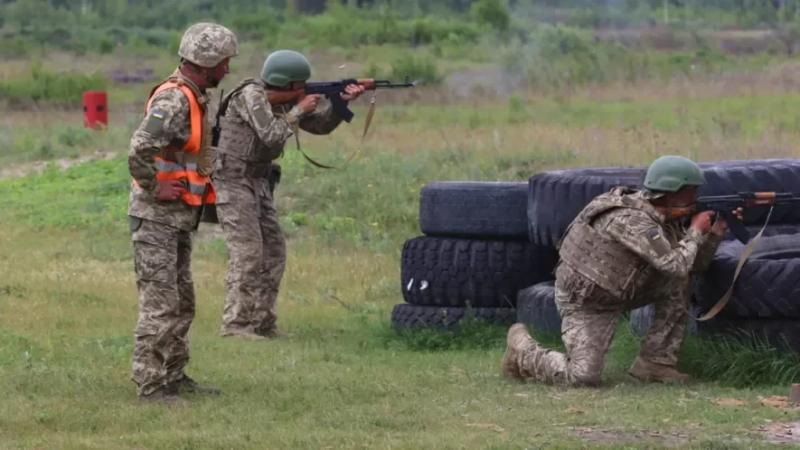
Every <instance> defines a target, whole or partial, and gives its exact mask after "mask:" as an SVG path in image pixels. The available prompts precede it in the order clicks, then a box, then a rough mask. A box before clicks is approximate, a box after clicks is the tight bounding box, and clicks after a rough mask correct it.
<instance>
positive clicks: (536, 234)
mask: <svg viewBox="0 0 800 450" xmlns="http://www.w3.org/2000/svg"><path fill="white" fill-rule="evenodd" d="M701 167H702V169H703V172H704V174H705V177H706V184H705V185H704V186H702V187H701V189H700V193H699V194H700V195H725V194H736V193H738V192H746V191H776V192H790V193H794V194H798V195H800V160H794V159H781V160H750V161H726V162H717V163H705V164H701ZM644 172H645V169H644V168H599V169H575V170H563V171H553V172H546V173H542V174H538V175H535V176H534V177H532V178H531V179H530V180H529V192H528V205H527V206H528V208H527V212H528V224H529V237H530V242H531V244H532V245H534V246H537V247H538V248H542V247H545V248H546V247H550V248H552V246H554V245H555V244H556V243H557V242H558V241H559V239H561V237H562V235H563V233H564V231H565V230H566V227H567V226H568V225H569V223H571V221H572V220H573V219H574V218H575V216H576V215H577V214H578V213H579V212H580V210H581V209H583V207H584V206H585V205H586V204H588V203H589V201H591V200H592V199H593V198H594V197H596V196H597V195H599V194H601V193H603V192H606V191H608V190H609V189H611V188H612V187H614V186H620V185H628V186H639V185H640V184H641V181H642V179H643V176H644ZM767 214H768V209H766V208H760V209H750V210H747V211H745V217H744V222H745V225H747V226H748V228H749V229H750V231H751V234H752V235H754V234H755V233H756V232H757V231H758V230H759V229H760V228H761V227H760V226H761V225H762V224H763V223H764V221H765V219H766V216H767ZM769 223H770V225H769V226H768V227H767V228H766V229H765V233H764V236H765V237H763V238H762V239H761V240H760V241H759V242H758V246H757V247H756V250H755V252H754V253H753V254H752V255H751V256H750V258H749V259H748V260H747V263H746V264H745V265H744V267H743V270H742V273H741V275H740V276H739V278H738V280H737V282H736V284H735V286H734V290H733V295H732V298H731V300H730V302H729V304H728V305H727V307H726V308H724V309H723V310H722V312H721V313H720V314H719V315H718V316H717V317H716V318H714V319H712V320H709V321H706V322H696V323H695V322H694V321H692V324H691V326H690V327H689V328H690V330H692V331H693V332H696V333H699V334H718V333H724V334H728V335H735V336H740V337H747V338H750V337H753V336H755V337H756V338H757V339H759V340H761V341H765V342H767V343H768V344H770V345H773V346H777V347H779V348H791V349H794V350H796V351H800V234H797V233H798V231H800V225H799V224H800V208H798V207H797V206H796V205H784V206H777V207H775V208H774V210H773V211H772V214H771V217H770V222H769ZM743 250H744V245H743V244H742V243H740V242H738V241H735V240H732V239H728V240H726V241H725V242H723V243H722V244H721V245H720V247H719V249H718V251H717V254H716V255H715V257H714V260H713V261H712V263H711V265H710V268H709V270H708V271H707V272H706V273H705V274H703V275H700V276H698V277H696V280H695V286H696V288H695V290H694V296H693V302H694V308H693V311H694V314H700V313H702V312H704V311H707V310H708V309H710V308H711V306H712V305H713V304H714V303H716V301H717V300H718V299H719V298H720V297H722V295H723V294H724V292H725V291H726V290H727V289H728V288H729V286H730V285H731V282H732V280H733V273H734V270H735V268H736V265H737V263H738V261H739V259H740V256H741V254H742V251H743ZM517 311H518V318H519V320H520V321H523V322H526V323H528V324H529V325H531V326H532V327H533V328H535V329H539V330H540V331H552V332H557V331H559V329H560V318H559V316H558V312H557V310H556V308H555V302H554V288H553V282H552V281H546V282H542V283H539V284H536V285H533V286H530V287H528V288H526V289H523V290H521V291H520V292H519V295H518V298H517ZM652 314H653V309H652V307H646V308H642V309H639V310H636V311H634V312H633V313H632V314H631V322H632V328H633V329H634V331H635V332H636V333H637V334H639V335H642V334H644V333H645V332H646V330H647V328H648V327H649V323H650V321H651V320H652Z"/></svg>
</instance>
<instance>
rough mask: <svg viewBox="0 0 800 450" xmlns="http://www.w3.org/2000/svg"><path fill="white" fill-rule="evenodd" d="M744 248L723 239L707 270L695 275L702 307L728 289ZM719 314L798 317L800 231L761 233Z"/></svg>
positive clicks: (799, 315) (755, 316)
mask: <svg viewBox="0 0 800 450" xmlns="http://www.w3.org/2000/svg"><path fill="white" fill-rule="evenodd" d="M743 250H744V245H743V244H742V243H740V242H738V241H727V242H723V243H722V244H720V246H719V249H718V250H717V253H716V255H714V259H713V260H712V261H711V264H710V265H709V268H708V270H707V271H706V272H705V273H704V274H702V275H701V276H699V277H697V279H696V283H695V298H696V301H697V304H698V305H699V306H700V307H701V308H702V309H703V310H708V309H710V308H711V307H712V306H713V305H714V304H715V303H716V302H717V300H719V299H720V298H721V297H722V296H723V294H724V293H725V292H726V291H727V290H728V288H729V287H730V285H731V282H732V280H733V275H734V271H735V270H736V265H737V264H738V263H739V259H740V258H741V255H742V251H743ZM720 315H721V316H727V317H739V318H783V319H799V320H800V235H777V236H769V237H762V238H761V240H759V242H758V243H757V247H756V249H755V251H754V252H753V254H751V255H750V257H749V258H748V259H747V262H746V263H745V265H744V266H743V267H742V271H741V273H740V274H739V278H738V279H737V280H736V285H735V286H734V289H733V295H732V296H731V299H730V301H729V302H728V304H727V305H726V306H725V308H724V309H723V310H722V311H721V312H720Z"/></svg>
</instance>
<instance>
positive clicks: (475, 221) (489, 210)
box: [419, 181, 528, 240]
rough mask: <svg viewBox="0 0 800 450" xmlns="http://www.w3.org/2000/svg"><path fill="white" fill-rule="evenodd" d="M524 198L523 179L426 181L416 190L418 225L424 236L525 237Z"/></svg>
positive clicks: (526, 190)
mask: <svg viewBox="0 0 800 450" xmlns="http://www.w3.org/2000/svg"><path fill="white" fill-rule="evenodd" d="M527 199H528V185H527V183H507V182H473V181H449V182H434V183H430V184H428V185H427V186H425V187H423V188H422V190H421V191H420V201H419V225H420V229H421V230H422V232H423V233H424V234H426V235H428V236H451V237H464V238H486V239H499V238H503V239H522V240H527V239H528V220H527V214H526V208H527Z"/></svg>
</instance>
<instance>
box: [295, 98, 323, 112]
mask: <svg viewBox="0 0 800 450" xmlns="http://www.w3.org/2000/svg"><path fill="white" fill-rule="evenodd" d="M320 97H321V96H320V95H319V94H311V95H306V96H305V97H303V99H302V100H300V102H298V103H297V107H298V108H300V110H301V111H303V113H304V114H310V113H312V112H314V111H316V109H317V105H319V99H320Z"/></svg>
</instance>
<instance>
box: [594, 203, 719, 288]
mask: <svg viewBox="0 0 800 450" xmlns="http://www.w3.org/2000/svg"><path fill="white" fill-rule="evenodd" d="M630 195H632V196H633V197H634V198H637V199H641V200H643V201H645V202H646V203H647V204H648V205H649V204H650V202H649V201H648V200H649V199H650V198H651V197H650V194H649V193H647V192H646V191H638V192H636V193H633V194H630ZM654 217H657V218H659V219H660V220H654ZM594 227H595V228H596V229H604V230H605V231H606V232H607V233H608V234H609V235H610V236H611V237H612V238H613V239H614V240H616V241H617V242H619V243H621V244H622V245H623V246H625V247H626V248H627V249H628V250H630V251H631V252H633V253H634V254H636V255H638V256H639V257H640V258H642V259H644V260H645V261H646V262H647V265H648V269H646V271H645V273H643V274H642V275H643V276H644V277H646V276H648V275H652V274H655V273H660V274H662V275H665V276H668V277H678V278H685V277H688V275H689V273H690V272H701V271H703V270H705V269H706V268H707V267H708V264H709V263H710V262H711V258H713V257H714V253H715V252H716V250H717V247H718V246H719V243H720V242H721V241H722V237H720V236H716V235H714V234H712V233H708V234H705V235H700V234H698V233H697V232H696V231H694V230H693V229H691V228H687V227H686V226H684V225H683V224H682V223H681V222H680V221H669V222H666V221H664V217H663V216H662V215H661V214H660V213H658V212H657V211H656V210H655V208H652V214H646V213H645V212H643V211H641V210H636V209H628V208H624V209H623V208H620V209H615V210H612V211H609V212H608V213H607V214H605V215H603V216H601V217H599V218H598V219H597V221H596V222H595V224H594Z"/></svg>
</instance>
